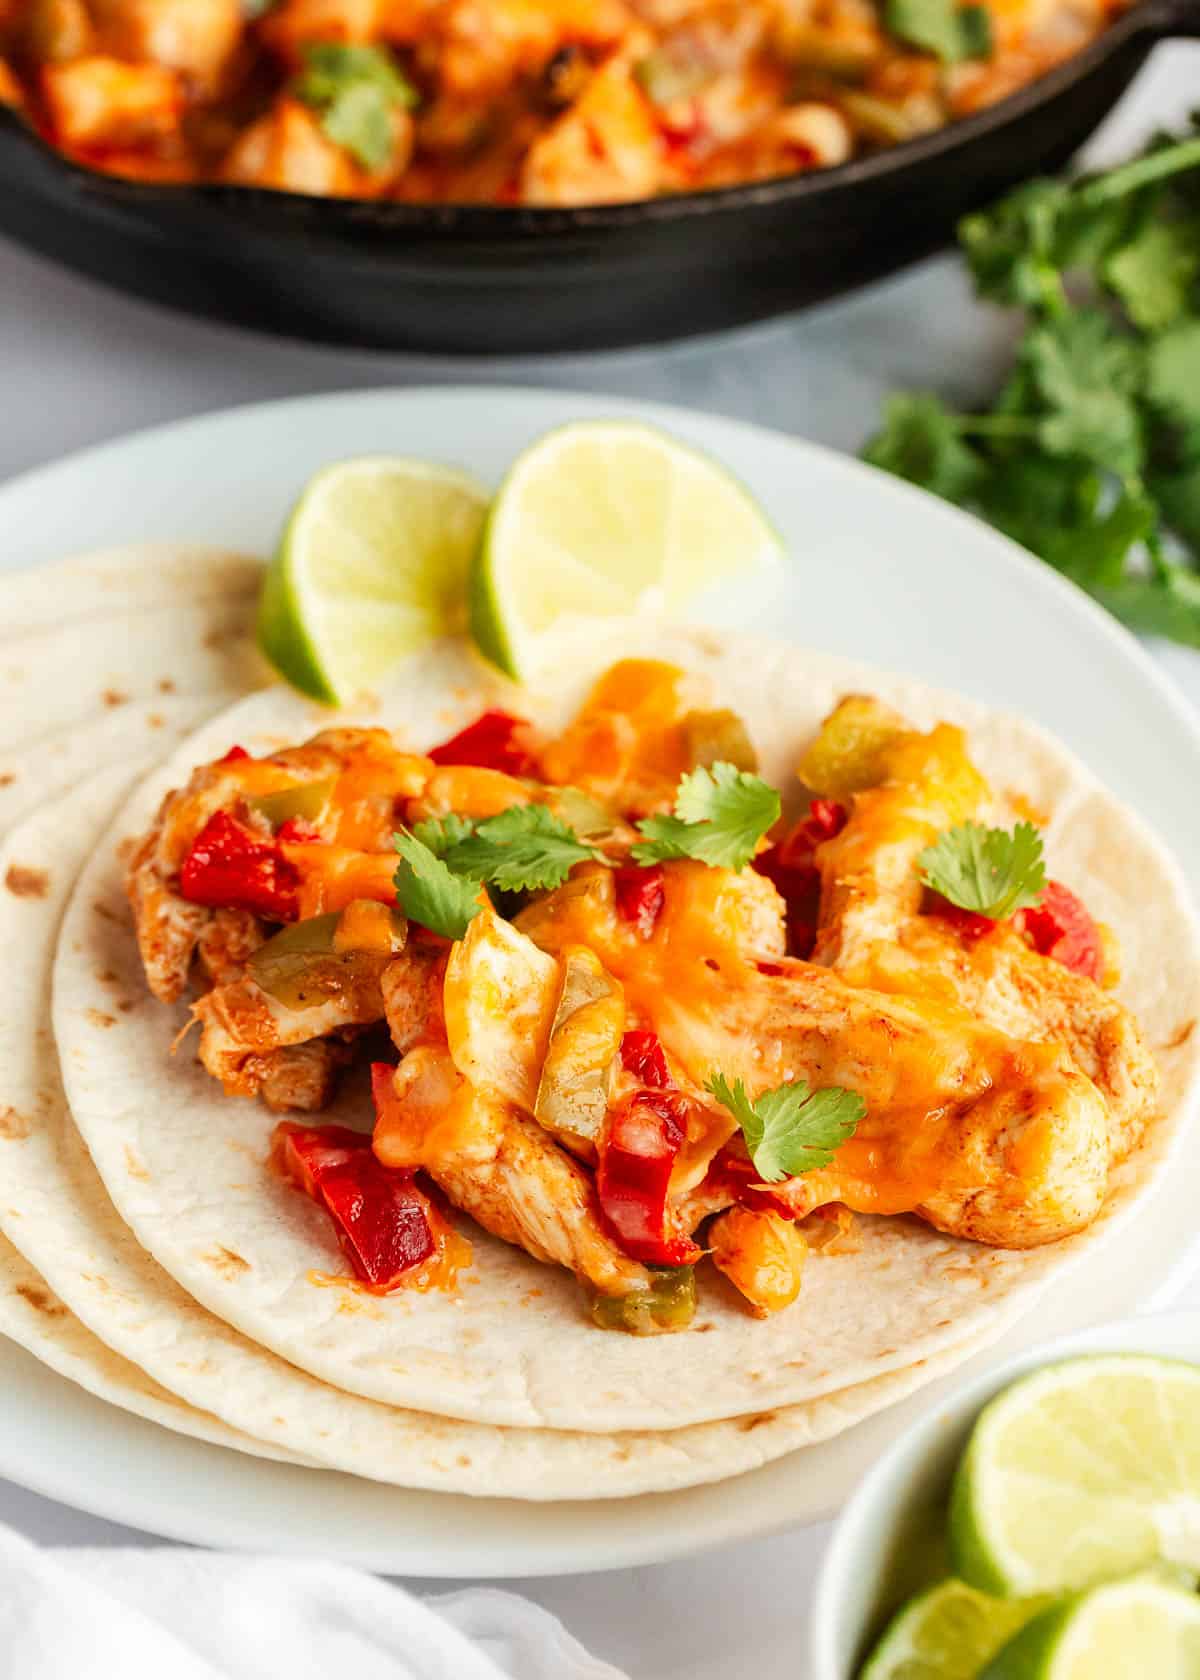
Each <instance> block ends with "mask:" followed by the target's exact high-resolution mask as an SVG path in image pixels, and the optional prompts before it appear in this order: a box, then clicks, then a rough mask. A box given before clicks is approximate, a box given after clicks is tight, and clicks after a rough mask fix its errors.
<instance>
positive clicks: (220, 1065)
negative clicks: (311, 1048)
mask: <svg viewBox="0 0 1200 1680" xmlns="http://www.w3.org/2000/svg"><path fill="white" fill-rule="evenodd" d="M192 1015H193V1018H194V1019H195V1020H197V1021H199V1022H200V1028H201V1030H200V1047H199V1057H200V1061H201V1062H202V1063H203V1065H204V1067H205V1068H207V1070H208V1072H209V1073H211V1074H212V1076H213V1078H214V1079H219V1080H220V1081H221V1084H222V1085H223V1086H224V1088H225V1093H226V1095H227V1096H231V1097H252V1096H254V1095H256V1094H257V1092H258V1091H259V1089H260V1088H261V1087H262V1085H263V1080H264V1078H265V1072H264V1069H265V1067H266V1065H267V1059H268V1058H269V1057H270V1055H271V1052H272V1051H276V1050H281V1049H283V1048H286V1047H288V1046H295V1045H301V1044H307V1043H309V1042H310V1041H313V1040H317V1039H324V1038H328V1037H329V1036H330V1035H333V1034H341V1033H343V1032H344V1031H345V1030H346V1029H347V1028H353V1027H363V1026H370V1025H371V1023H372V1022H374V1021H381V1020H382V1019H383V994H382V991H381V990H380V985H379V968H378V966H377V965H370V964H365V965H364V967H363V970H362V972H361V973H360V974H359V975H358V976H357V978H356V979H355V980H354V981H353V982H350V981H348V982H347V983H346V984H344V985H341V986H339V988H338V990H337V991H336V993H334V994H333V995H331V996H328V997H325V998H323V999H321V1000H320V1001H318V1002H315V1003H313V1004H311V1005H310V1006H308V1007H306V1008H302V1009H296V1008H291V1007H289V1006H288V1005H287V1004H285V1003H281V1002H280V1000H279V999H278V998H273V997H271V996H270V995H269V994H268V993H267V992H264V991H263V989H262V987H261V986H259V985H258V984H257V982H256V981H254V980H252V979H250V978H246V979H243V980H235V981H233V982H231V983H230V984H229V985H225V986H214V987H213V989H212V991H211V992H208V993H207V994H206V995H205V996H204V997H202V998H200V999H199V1000H198V1002H196V1003H195V1004H193V1005H192ZM346 1059H347V1058H346V1057H342V1058H341V1059H340V1061H338V1062H337V1063H336V1064H335V1065H341V1062H343V1061H345V1060H346ZM289 1106H302V1107H309V1106H313V1105H310V1104H300V1105H289Z"/></svg>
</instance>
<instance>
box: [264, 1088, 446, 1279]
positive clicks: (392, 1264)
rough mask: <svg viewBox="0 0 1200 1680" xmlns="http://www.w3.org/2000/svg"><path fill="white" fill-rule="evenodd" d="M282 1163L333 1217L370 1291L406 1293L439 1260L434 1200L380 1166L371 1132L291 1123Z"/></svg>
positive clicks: (281, 1129) (278, 1140)
mask: <svg viewBox="0 0 1200 1680" xmlns="http://www.w3.org/2000/svg"><path fill="white" fill-rule="evenodd" d="M386 1071H387V1073H388V1074H389V1075H390V1074H391V1073H392V1072H393V1069H391V1068H388V1069H387V1070H386ZM372 1073H374V1070H372ZM275 1159H276V1161H277V1163H278V1165H279V1167H280V1168H281V1170H282V1171H283V1172H284V1173H285V1174H286V1176H287V1177H288V1178H289V1179H291V1181H292V1183H293V1184H295V1185H296V1186H297V1187H298V1188H299V1189H301V1190H303V1191H304V1192H305V1194H306V1195H308V1196H311V1197H312V1199H313V1201H315V1202H317V1203H318V1204H319V1205H320V1206H322V1207H323V1208H324V1209H325V1211H326V1213H328V1215H329V1217H330V1219H331V1220H332V1221H333V1228H334V1234H335V1235H336V1237H337V1240H338V1246H339V1247H340V1248H341V1250H342V1253H343V1254H344V1255H345V1256H346V1258H347V1260H348V1261H349V1262H350V1265H351V1267H352V1268H353V1270H354V1275H355V1277H356V1278H357V1279H358V1280H359V1282H360V1283H364V1284H366V1285H367V1287H368V1288H369V1289H373V1290H376V1291H378V1292H379V1293H381V1294H386V1293H387V1292H388V1291H390V1290H393V1289H399V1288H401V1287H402V1286H403V1284H404V1280H405V1274H406V1273H408V1272H410V1271H411V1270H412V1269H413V1267H414V1266H419V1265H421V1264H422V1263H423V1262H424V1261H426V1260H428V1259H430V1257H431V1256H432V1255H433V1253H434V1250H435V1248H436V1239H435V1237H434V1234H433V1229H432V1222H431V1209H430V1203H429V1200H428V1198H427V1197H426V1196H425V1195H423V1194H422V1192H421V1191H420V1190H419V1189H418V1188H417V1186H416V1185H415V1184H414V1182H413V1174H412V1173H411V1172H398V1171H395V1170H394V1169H392V1168H390V1167H385V1166H383V1165H382V1163H381V1162H380V1161H378V1160H377V1159H376V1157H375V1155H374V1154H373V1152H372V1150H371V1138H370V1134H369V1133H363V1132H352V1131H350V1130H348V1128H347V1127H345V1126H293V1125H290V1124H288V1123H286V1122H285V1123H284V1124H283V1125H280V1126H277V1127H276V1129H275Z"/></svg>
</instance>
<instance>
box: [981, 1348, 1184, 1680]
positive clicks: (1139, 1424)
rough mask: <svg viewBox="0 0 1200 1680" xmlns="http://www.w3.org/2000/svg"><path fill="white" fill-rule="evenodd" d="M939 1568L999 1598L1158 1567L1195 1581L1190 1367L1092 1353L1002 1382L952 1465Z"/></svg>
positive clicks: (1142, 1357) (1076, 1585)
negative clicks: (946, 1552)
mask: <svg viewBox="0 0 1200 1680" xmlns="http://www.w3.org/2000/svg"><path fill="white" fill-rule="evenodd" d="M950 1556H951V1562H952V1565H953V1568H954V1570H955V1572H956V1573H957V1574H958V1575H960V1576H961V1577H962V1578H963V1579H964V1580H965V1581H968V1582H969V1583H970V1584H971V1585H972V1586H975V1587H979V1588H981V1589H982V1590H983V1591H985V1592H993V1593H996V1594H999V1595H1002V1596H1009V1597H1021V1596H1028V1595H1030V1594H1033V1593H1040V1592H1062V1591H1065V1590H1069V1589H1072V1588H1079V1587H1086V1586H1091V1585H1093V1584H1094V1583H1096V1582H1098V1581H1103V1580H1111V1579H1112V1578H1113V1577H1115V1576H1118V1575H1125V1574H1129V1573H1131V1572H1132V1571H1133V1570H1136V1569H1144V1568H1146V1567H1147V1566H1148V1565H1150V1564H1152V1563H1154V1562H1155V1560H1158V1559H1161V1560H1164V1561H1166V1562H1168V1563H1171V1564H1176V1565H1180V1566H1182V1567H1183V1568H1184V1569H1187V1570H1192V1571H1195V1570H1197V1569H1200V1368H1197V1367H1196V1366H1194V1365H1187V1364H1183V1363H1180V1362H1176V1361H1174V1360H1170V1359H1155V1358H1151V1357H1149V1356H1146V1355H1141V1354H1102V1355H1097V1356H1095V1357H1091V1358H1083V1359H1073V1360H1069V1361H1067V1362H1066V1363H1065V1364H1061V1365H1052V1366H1050V1367H1048V1368H1047V1369H1046V1370H1043V1371H1038V1372H1036V1373H1035V1374H1034V1375H1033V1376H1030V1377H1026V1378H1024V1380H1023V1381H1021V1382H1018V1383H1014V1385H1013V1386H1012V1387H1011V1388H1010V1389H1008V1390H1006V1392H1005V1393H1003V1394H1001V1395H1000V1396H999V1397H998V1398H997V1399H995V1400H993V1401H992V1403H991V1404H990V1405H989V1406H988V1407H987V1408H986V1409H985V1410H984V1412H983V1413H982V1414H981V1416H980V1418H979V1421H978V1422H977V1423H976V1425H975V1429H974V1432H973V1434H972V1436H971V1440H970V1443H969V1445H968V1447H967V1451H966V1453H965V1455H964V1457H963V1460H962V1463H961V1464H960V1465H959V1468H958V1473H957V1476H956V1478H955V1482H954V1491H953V1495H952V1498H951V1504H950ZM1130 1672H1133V1671H1132V1670H1131V1671H1130Z"/></svg>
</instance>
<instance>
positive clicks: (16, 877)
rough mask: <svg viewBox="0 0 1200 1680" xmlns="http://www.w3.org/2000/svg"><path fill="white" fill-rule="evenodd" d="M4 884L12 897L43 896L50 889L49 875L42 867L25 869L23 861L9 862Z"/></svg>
mask: <svg viewBox="0 0 1200 1680" xmlns="http://www.w3.org/2000/svg"><path fill="white" fill-rule="evenodd" d="M4 885H5V886H6V887H7V888H8V890H9V892H10V893H12V895H13V897H14V898H45V896H46V894H47V893H48V892H49V891H50V877H49V875H47V873H46V871H45V870H44V869H27V868H26V866H25V865H24V864H23V863H10V864H9V866H8V874H7V875H6V876H5V877H4Z"/></svg>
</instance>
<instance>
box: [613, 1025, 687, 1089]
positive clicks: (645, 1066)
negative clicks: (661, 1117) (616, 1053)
mask: <svg viewBox="0 0 1200 1680" xmlns="http://www.w3.org/2000/svg"><path fill="white" fill-rule="evenodd" d="M621 1065H622V1067H623V1068H624V1069H625V1071H626V1073H631V1074H632V1075H633V1077H634V1078H635V1079H640V1080H641V1082H642V1084H643V1085H649V1086H650V1087H651V1089H652V1090H656V1091H665V1090H667V1088H668V1087H669V1086H670V1085H672V1084H673V1083H674V1081H673V1080H672V1078H671V1074H670V1071H669V1070H668V1068H667V1058H666V1056H665V1054H664V1053H663V1047H662V1044H661V1043H660V1041H659V1037H658V1034H657V1033H653V1032H644V1031H641V1030H637V1031H634V1032H627V1033H626V1034H625V1036H624V1038H622V1040H621Z"/></svg>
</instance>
